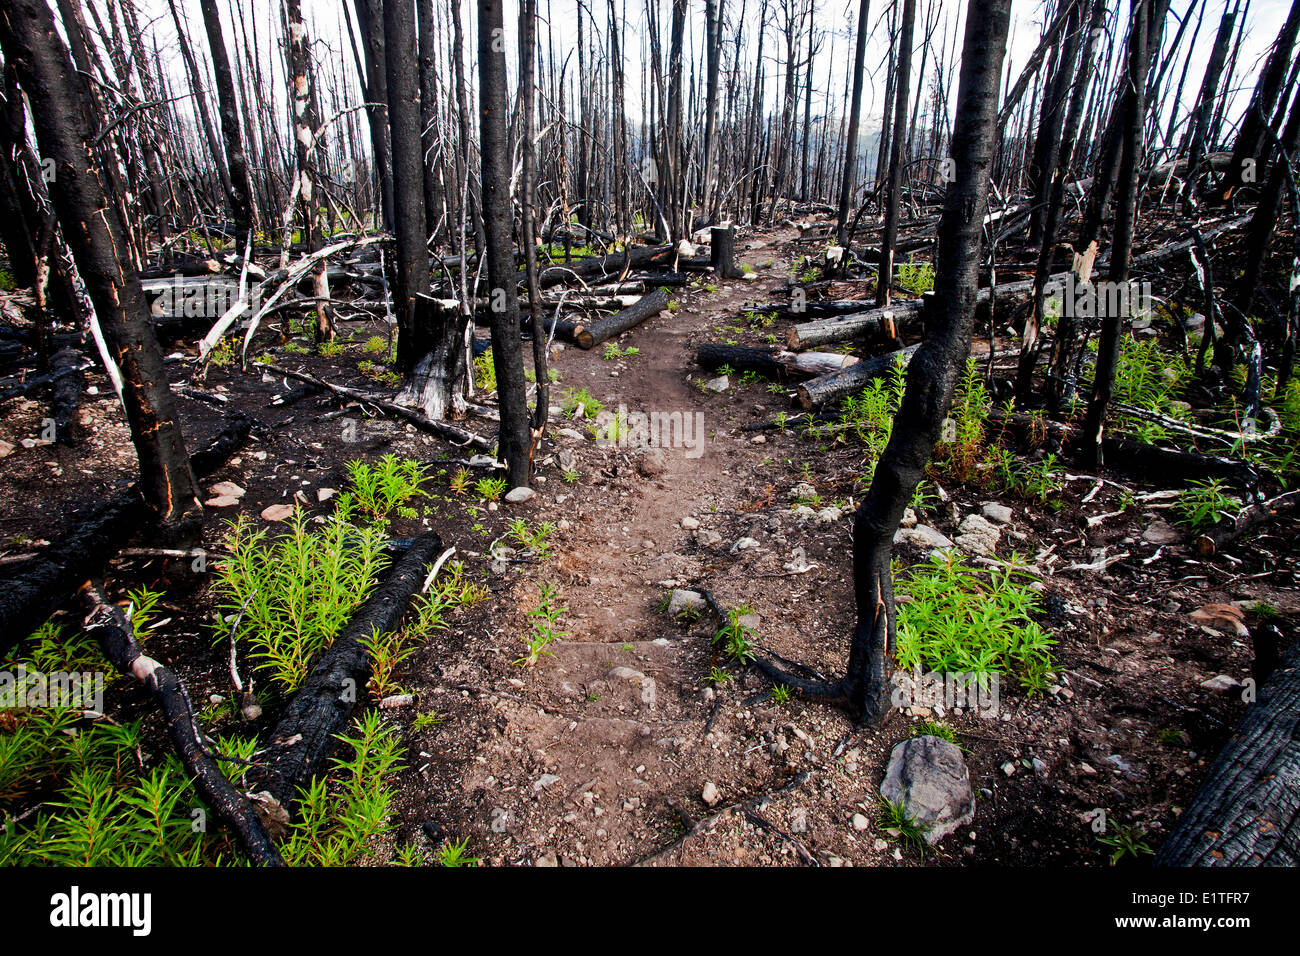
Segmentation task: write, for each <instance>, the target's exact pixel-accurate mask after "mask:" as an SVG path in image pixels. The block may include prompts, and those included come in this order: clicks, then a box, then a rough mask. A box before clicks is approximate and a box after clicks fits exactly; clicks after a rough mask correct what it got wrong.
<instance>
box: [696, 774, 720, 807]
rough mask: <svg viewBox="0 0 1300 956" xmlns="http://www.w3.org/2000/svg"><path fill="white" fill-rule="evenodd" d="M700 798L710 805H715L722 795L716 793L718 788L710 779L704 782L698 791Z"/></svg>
mask: <svg viewBox="0 0 1300 956" xmlns="http://www.w3.org/2000/svg"><path fill="white" fill-rule="evenodd" d="M700 799H701V800H703V801H704V802H705V803H706V804H707V805H708V806H711V807H716V806H717V805H718V801H719V800H721V799H722V795H721V794H720V793H718V788H717V787H716V786H714V784H713V781H712V780H710V781H708V782H707V783H705V784H704V789H703V790H701V791H700Z"/></svg>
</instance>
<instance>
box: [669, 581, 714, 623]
mask: <svg viewBox="0 0 1300 956" xmlns="http://www.w3.org/2000/svg"><path fill="white" fill-rule="evenodd" d="M705 606H706V605H705V603H704V598H703V597H702V596H701V595H700V593H699V592H698V591H687V590H685V589H684V588H676V589H674V591H673V594H672V597H670V598H669V599H668V613H669V615H671V616H672V617H676V616H677V615H678V614H681V613H682V612H683V611H692V610H694V611H701V612H703V610H704V608H705Z"/></svg>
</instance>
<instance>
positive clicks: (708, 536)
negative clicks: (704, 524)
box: [695, 528, 722, 548]
mask: <svg viewBox="0 0 1300 956" xmlns="http://www.w3.org/2000/svg"><path fill="white" fill-rule="evenodd" d="M695 543H696V544H698V545H699V546H700V547H702V548H716V547H717V546H718V545H720V544H722V535H720V534H718V532H716V531H710V530H709V529H708V528H701V529H700V530H698V531H696V532H695Z"/></svg>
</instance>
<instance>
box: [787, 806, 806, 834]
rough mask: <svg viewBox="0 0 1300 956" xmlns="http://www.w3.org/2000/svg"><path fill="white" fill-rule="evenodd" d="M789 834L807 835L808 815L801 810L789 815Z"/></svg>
mask: <svg viewBox="0 0 1300 956" xmlns="http://www.w3.org/2000/svg"><path fill="white" fill-rule="evenodd" d="M790 832H791V833H807V832H808V814H807V812H805V811H803V810H795V811H793V812H792V813H791V814H790Z"/></svg>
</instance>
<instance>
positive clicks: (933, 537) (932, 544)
mask: <svg viewBox="0 0 1300 956" xmlns="http://www.w3.org/2000/svg"><path fill="white" fill-rule="evenodd" d="M894 544H914V545H916V546H917V547H918V548H925V549H927V550H929V549H933V548H951V547H953V546H954V545H953V543H952V541H950V540H949V539H948V538H947V537H946V536H944V535H943V534H941V533H940V532H938V531H936V530H934V528H931V527H930V526H929V525H928V524H918V525H917V526H916V527H914V528H899V529H898V532H897V533H896V534H895V535H894Z"/></svg>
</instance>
